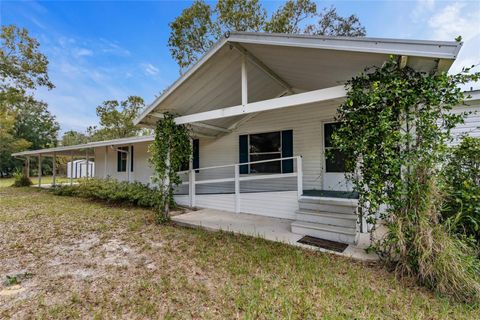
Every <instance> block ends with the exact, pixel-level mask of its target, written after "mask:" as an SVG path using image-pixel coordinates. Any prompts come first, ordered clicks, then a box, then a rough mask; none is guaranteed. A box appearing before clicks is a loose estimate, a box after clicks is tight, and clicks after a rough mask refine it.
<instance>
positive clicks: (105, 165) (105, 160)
mask: <svg viewBox="0 0 480 320" xmlns="http://www.w3.org/2000/svg"><path fill="white" fill-rule="evenodd" d="M107 163H108V146H106V147H105V159H104V163H103V164H104V168H103V178H104V179H107V176H108V175H107V168H108V167H107Z"/></svg>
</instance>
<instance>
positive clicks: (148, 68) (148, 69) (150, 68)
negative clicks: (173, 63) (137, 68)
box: [143, 63, 160, 76]
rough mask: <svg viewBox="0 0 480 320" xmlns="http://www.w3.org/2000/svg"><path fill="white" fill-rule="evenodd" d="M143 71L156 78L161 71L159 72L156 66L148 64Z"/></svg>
mask: <svg viewBox="0 0 480 320" xmlns="http://www.w3.org/2000/svg"><path fill="white" fill-rule="evenodd" d="M143 70H144V71H145V73H146V74H148V75H151V76H156V75H157V74H158V73H159V72H160V70H158V68H157V67H155V66H154V65H152V64H150V63H147V64H144V65H143Z"/></svg>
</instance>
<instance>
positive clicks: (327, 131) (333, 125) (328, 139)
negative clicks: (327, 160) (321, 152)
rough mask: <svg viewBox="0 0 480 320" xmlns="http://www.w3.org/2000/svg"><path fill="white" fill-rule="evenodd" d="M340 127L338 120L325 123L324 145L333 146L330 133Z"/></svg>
mask: <svg viewBox="0 0 480 320" xmlns="http://www.w3.org/2000/svg"><path fill="white" fill-rule="evenodd" d="M339 127H340V122H335V123H325V130H324V131H325V147H326V148H329V147H333V144H332V134H333V133H334V132H335V130H337V129H338V128H339Z"/></svg>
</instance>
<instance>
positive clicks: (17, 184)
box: [12, 171, 33, 187]
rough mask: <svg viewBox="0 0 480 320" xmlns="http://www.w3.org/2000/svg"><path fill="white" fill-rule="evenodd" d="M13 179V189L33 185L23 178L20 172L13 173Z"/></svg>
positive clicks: (26, 178) (28, 179)
mask: <svg viewBox="0 0 480 320" xmlns="http://www.w3.org/2000/svg"><path fill="white" fill-rule="evenodd" d="M13 177H14V179H15V181H14V182H13V185H12V186H13V187H29V186H31V185H32V184H33V183H32V180H30V178H29V177H27V176H25V175H24V174H23V172H22V171H15V172H14V173H13Z"/></svg>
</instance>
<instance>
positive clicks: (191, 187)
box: [188, 139, 196, 208]
mask: <svg viewBox="0 0 480 320" xmlns="http://www.w3.org/2000/svg"><path fill="white" fill-rule="evenodd" d="M190 146H191V147H192V150H193V140H192V139H190ZM192 154H193V152H192ZM195 193H196V190H195V170H193V156H190V161H189V162H188V195H189V196H190V208H195V202H196V201H195V200H196V199H195Z"/></svg>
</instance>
